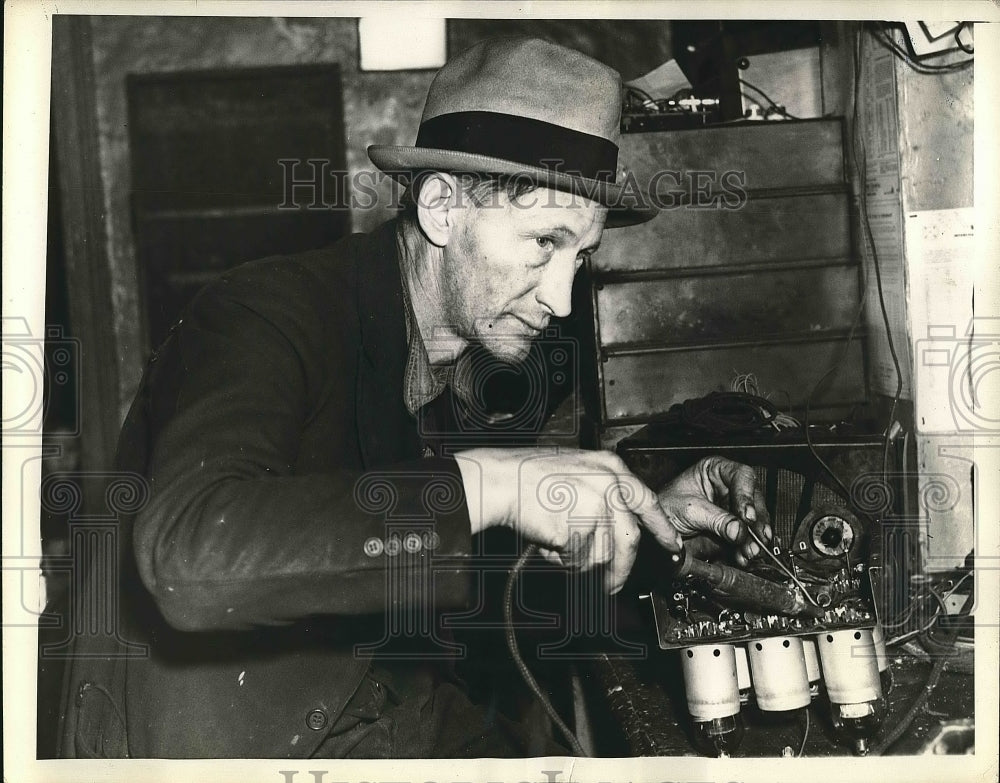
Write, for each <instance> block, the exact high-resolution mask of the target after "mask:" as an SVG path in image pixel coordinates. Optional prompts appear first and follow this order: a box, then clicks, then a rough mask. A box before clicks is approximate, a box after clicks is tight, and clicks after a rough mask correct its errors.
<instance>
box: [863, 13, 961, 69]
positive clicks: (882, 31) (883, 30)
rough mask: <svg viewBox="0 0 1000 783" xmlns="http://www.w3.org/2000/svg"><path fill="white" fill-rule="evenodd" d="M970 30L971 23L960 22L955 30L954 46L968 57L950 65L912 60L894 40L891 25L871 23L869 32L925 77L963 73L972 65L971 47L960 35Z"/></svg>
mask: <svg viewBox="0 0 1000 783" xmlns="http://www.w3.org/2000/svg"><path fill="white" fill-rule="evenodd" d="M967 27H968V28H971V27H972V24H971V22H962V24H961V25H959V27H958V29H956V30H955V45H956V46H957V47H958V48H959V49H961V50H962V51H963V52H965V53H966V54H968V55H970V56H969V57H966V58H963V59H962V60H959V61H957V62H951V63H941V64H929V63H926V62H922V61H920V60H917V59H914V57H913V56H912V55H911V54H910V53H909V52H908V51H906V49H905V48H904V47H903V46H901V45H900V44H899V43H898V42H897V41H896V40H895V39H894V38H893V32H895V30H894V28H893V26H892V25H889V24H886V23H885V22H873V23H872V24H871V26H870V27H869V29H870V30H871V33H872V36H873V37H874V38H875V40H876V41H878V42H879V43H880V44H881V45H882V46H884V47H885V48H886V49H888V50H889V51H890V52H892V53H893V54H894V55H895V56H896V57H898V58H899V59H900V60H902V61H903V62H904V63H906V64H907V65H908V66H909V67H910V68H912V69H913V70H914V71H916V72H917V73H922V74H926V75H934V74H941V73H955V72H956V71H964V70H965V69H966V68H968V67H970V66H971V65H972V63H973V60H974V57H972V56H971V55H973V51H974V50H973V49H972V47H969V46H967V45H966V44H964V43H963V42H962V38H961V34H962V31H963V30H964V29H966V28H967Z"/></svg>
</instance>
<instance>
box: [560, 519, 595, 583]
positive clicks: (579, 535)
mask: <svg viewBox="0 0 1000 783" xmlns="http://www.w3.org/2000/svg"><path fill="white" fill-rule="evenodd" d="M593 543H594V531H593V527H592V526H591V525H584V524H580V523H570V530H569V537H568V538H567V541H566V546H565V547H563V548H562V549H561V550H560V551H559V557H560V558H561V560H562V562H563V564H564V565H565V566H566V567H567V568H572V569H574V570H578V571H579V570H586V569H588V568H590V567H591V566H593V562H592V559H591V551H592V549H593Z"/></svg>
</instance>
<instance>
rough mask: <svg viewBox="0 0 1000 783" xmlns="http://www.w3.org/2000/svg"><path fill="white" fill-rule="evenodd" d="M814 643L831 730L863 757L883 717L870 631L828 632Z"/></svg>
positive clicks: (879, 685)
mask: <svg viewBox="0 0 1000 783" xmlns="http://www.w3.org/2000/svg"><path fill="white" fill-rule="evenodd" d="M817 643H818V646H819V657H820V661H822V663H823V679H824V682H825V683H826V692H827V695H828V696H829V697H830V716H831V718H832V720H833V727H834V729H835V730H836V731H837V732H838V733H839V734H840V735H841V736H842V737H844V738H845V739H847V740H849V741H850V742H851V743H852V744H853V747H854V751H855V753H857V754H858V755H859V756H864V755H866V754H867V753H868V741H869V740H870V739H871V738H872V737H873V736H874V735H875V733H876V732H877V731H878V730H879V727H880V726H881V725H882V719H883V717H884V716H885V702H884V700H883V698H882V684H881V682H880V681H879V671H878V662H877V659H876V657H875V644H874V642H873V640H872V632H871V631H868V630H847V631H830V632H829V633H826V634H821V635H820V636H818V637H817Z"/></svg>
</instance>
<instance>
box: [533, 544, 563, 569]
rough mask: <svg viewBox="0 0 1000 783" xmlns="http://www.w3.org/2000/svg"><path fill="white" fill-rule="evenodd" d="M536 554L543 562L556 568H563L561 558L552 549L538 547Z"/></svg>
mask: <svg viewBox="0 0 1000 783" xmlns="http://www.w3.org/2000/svg"><path fill="white" fill-rule="evenodd" d="M538 554H539V555H541V556H542V557H543V558H544V559H545V560H547V561H548V562H550V563H552V564H553V565H557V566H565V565H566V564H565V563H564V562H563V559H562V557H561V556H560V555H559V553H558V552H556V551H555V550H554V549H548V548H547V547H544V546H540V547H538Z"/></svg>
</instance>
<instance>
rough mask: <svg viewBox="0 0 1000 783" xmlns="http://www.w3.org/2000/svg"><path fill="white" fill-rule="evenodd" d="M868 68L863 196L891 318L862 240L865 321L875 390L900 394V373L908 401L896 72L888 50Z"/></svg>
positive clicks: (903, 394)
mask: <svg viewBox="0 0 1000 783" xmlns="http://www.w3.org/2000/svg"><path fill="white" fill-rule="evenodd" d="M869 57H870V60H869V67H866V69H865V70H864V72H863V73H864V85H863V87H862V94H861V98H862V101H863V105H864V113H863V121H864V130H863V132H864V137H865V162H866V171H865V200H866V202H867V211H868V225H869V227H870V228H871V239H872V242H873V243H874V245H875V252H876V253H877V254H878V266H879V272H880V273H881V278H882V294H883V299H884V301H885V309H886V314H887V316H888V319H887V320H888V322H889V329H888V336H887V333H886V331H887V330H886V326H885V320H886V319H883V316H882V310H881V305H880V304H879V298H878V288H877V286H876V282H877V279H876V276H875V268H874V258H873V256H872V251H871V248H870V247H869V246H868V242H867V241H865V242H864V252H863V254H862V256H863V258H864V266H865V279H866V281H867V285H866V297H865V323H866V324H867V325H868V330H869V339H868V352H869V372H870V382H871V388H872V391H874V392H877V393H879V394H885V395H887V396H890V397H891V396H893V395H895V393H896V385H897V379H898V378H899V377H900V376H901V380H902V391H901V393H900V396H901V397H905V398H907V399H909V398H910V397H911V395H912V392H911V388H912V387H911V378H910V371H909V364H910V362H909V356H908V337H907V332H906V295H905V292H906V286H905V278H904V264H903V247H902V233H903V228H902V206H901V201H900V199H901V197H900V181H899V117H898V113H897V107H896V72H895V64H894V62H893V57H892V55H891V54H890V53H889V52H885V51H881V50H873V51H871V52H870V53H869ZM889 337H891V338H892V347H893V348H895V350H896V355H897V357H898V358H899V373H898V375H897V369H896V362H894V361H893V358H892V351H891V350H890V345H889Z"/></svg>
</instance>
